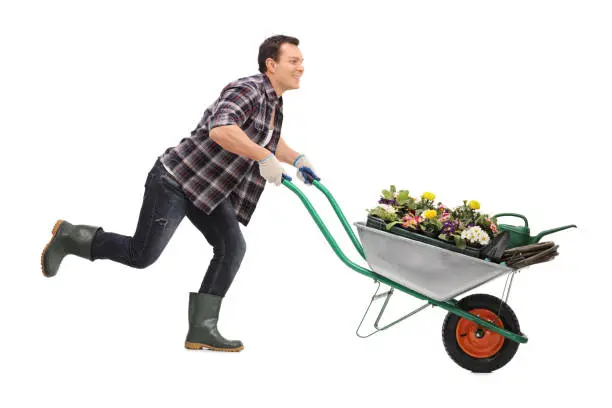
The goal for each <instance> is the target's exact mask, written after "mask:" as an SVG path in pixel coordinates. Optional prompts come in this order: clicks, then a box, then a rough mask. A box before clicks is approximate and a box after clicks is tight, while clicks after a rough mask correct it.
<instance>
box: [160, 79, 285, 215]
mask: <svg viewBox="0 0 612 408" xmlns="http://www.w3.org/2000/svg"><path fill="white" fill-rule="evenodd" d="M273 112H274V127H273V132H272V137H271V138H270V140H269V141H268V142H267V143H266V144H264V143H265V142H266V139H267V136H268V131H269V130H270V121H271V119H272V113H273ZM282 122H283V98H282V97H280V98H279V97H278V96H277V95H276V91H274V88H273V87H272V84H271V83H270V79H269V78H268V77H267V76H266V75H265V74H257V75H252V76H249V77H245V78H240V79H238V80H236V81H233V82H231V83H229V84H228V85H226V86H225V88H223V90H222V91H221V95H220V97H219V98H218V99H217V100H216V101H215V102H214V103H213V104H212V105H210V106H209V107H208V108H207V109H206V111H205V112H204V115H203V117H202V119H201V120H200V123H199V124H198V126H197V128H196V129H195V130H194V131H192V132H191V136H190V137H187V138H183V139H181V141H180V143H179V144H178V145H177V146H175V147H169V148H168V149H166V150H165V152H164V153H163V154H162V155H161V156H159V158H160V160H161V162H162V163H163V165H164V166H165V167H166V168H167V169H168V170H170V172H171V173H172V175H174V177H175V178H176V180H177V181H178V182H179V183H180V184H181V186H182V188H183V191H184V192H185V194H186V195H187V197H188V198H189V200H190V201H191V202H192V203H193V204H194V205H195V206H196V207H197V208H199V209H201V210H203V211H204V212H205V213H206V214H210V213H211V212H212V211H213V210H214V209H215V207H217V205H218V204H219V203H221V202H222V201H223V200H225V199H226V198H227V197H228V196H229V198H230V200H231V202H232V204H233V206H234V210H235V211H236V217H237V218H238V221H239V222H241V223H242V224H243V225H244V226H245V227H246V226H247V225H248V223H249V220H250V219H251V216H252V215H253V212H254V211H255V207H256V206H257V202H258V201H259V197H260V196H261V194H262V193H263V190H264V188H265V185H266V180H265V179H264V178H263V177H262V176H261V175H260V174H259V165H258V164H257V163H256V162H255V160H252V159H250V158H248V157H244V156H239V155H237V154H234V153H231V152H229V151H227V150H225V149H223V148H222V147H221V146H220V145H218V144H217V143H215V142H214V141H213V140H212V139H210V138H209V132H210V130H211V129H213V128H215V127H217V126H224V125H238V126H239V127H240V128H241V129H242V130H243V131H244V132H245V133H246V134H247V136H248V137H249V138H250V139H251V140H252V141H253V142H254V143H257V144H259V145H260V146H263V147H265V148H266V149H268V150H270V152H272V153H276V146H277V144H278V140H279V138H280V132H281V125H282Z"/></svg>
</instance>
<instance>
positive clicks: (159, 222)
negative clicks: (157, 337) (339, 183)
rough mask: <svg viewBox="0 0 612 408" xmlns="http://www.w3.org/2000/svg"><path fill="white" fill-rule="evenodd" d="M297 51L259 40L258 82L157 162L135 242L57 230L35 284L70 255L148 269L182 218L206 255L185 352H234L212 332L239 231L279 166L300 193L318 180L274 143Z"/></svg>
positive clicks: (248, 83) (299, 158) (72, 228)
mask: <svg viewBox="0 0 612 408" xmlns="http://www.w3.org/2000/svg"><path fill="white" fill-rule="evenodd" d="M298 45H299V40H298V39H297V38H294V37H288V36H284V35H277V36H273V37H270V38H268V39H266V40H265V41H264V42H263V43H262V44H261V45H260V47H259V55H258V58H257V61H258V64H259V72H260V73H259V74H256V75H252V76H248V77H244V78H240V79H238V80H236V81H233V82H231V83H229V84H228V85H227V86H226V87H225V88H224V89H223V90H222V91H221V95H220V96H219V98H218V99H217V100H216V101H215V102H214V103H213V104H212V105H210V106H209V107H208V109H206V111H205V112H204V115H203V117H202V119H201V120H200V122H199V124H198V126H197V128H196V129H195V130H194V131H193V132H191V136H190V137H187V138H184V139H182V140H181V141H180V143H179V144H178V145H177V146H175V147H171V148H168V149H166V150H165V151H164V153H163V154H162V155H160V156H158V158H157V160H156V161H155V164H154V165H153V168H152V169H151V170H150V171H149V173H148V176H147V179H146V182H145V193H144V198H143V203H142V207H141V210H140V216H139V219H138V225H137V227H136V231H135V233H134V236H132V237H130V236H124V235H120V234H116V233H113V232H106V231H104V229H103V228H102V227H96V226H90V225H73V224H71V223H69V222H67V221H64V220H59V221H57V222H56V223H55V226H54V227H53V230H52V234H53V236H52V238H51V240H50V241H49V243H48V244H47V245H46V246H45V248H44V250H43V252H42V256H41V264H42V272H43V275H44V276H46V277H52V276H55V275H56V274H57V272H58V270H59V266H60V264H61V262H62V259H63V258H64V256H66V255H68V254H72V255H77V256H79V257H82V258H85V259H89V260H90V261H94V260H96V259H109V260H111V261H115V262H119V263H122V264H124V265H128V266H131V267H134V268H139V269H143V268H146V267H147V266H149V265H151V264H153V263H154V262H155V261H156V260H157V259H158V258H159V256H160V255H161V253H162V252H163V250H164V248H165V247H166V245H167V244H168V242H169V240H170V238H172V235H173V234H174V232H175V231H176V229H177V227H178V226H179V224H180V223H181V221H182V220H183V218H184V217H185V216H187V218H188V219H189V220H190V221H191V222H192V223H193V225H195V227H196V228H197V229H198V230H200V232H202V234H203V235H204V237H205V238H206V240H207V241H208V242H209V244H210V245H212V246H213V252H214V255H213V258H212V260H211V261H210V264H209V266H208V270H207V272H206V274H205V276H204V279H203V281H202V284H201V286H200V289H199V291H198V292H190V294H189V331H188V333H187V338H186V341H185V347H186V348H188V349H202V348H207V349H211V350H218V351H240V350H242V349H243V348H244V346H243V344H242V342H241V341H240V340H228V339H226V338H224V337H223V336H222V335H221V334H220V333H219V331H218V329H217V321H218V317H219V310H220V307H221V302H222V300H223V298H224V296H225V294H226V293H227V291H228V289H229V287H230V285H231V284H232V281H233V279H234V277H235V276H236V273H237V272H238V269H239V267H240V264H241V262H242V259H243V257H244V255H245V251H246V243H245V240H244V237H243V235H242V233H241V231H240V227H239V223H242V224H243V225H244V226H245V227H246V226H247V225H248V223H249V220H250V218H251V216H252V215H253V212H254V211H255V207H256V205H257V202H258V201H259V198H260V196H261V194H262V193H263V190H264V188H265V184H266V182H268V183H274V184H275V185H277V186H278V185H280V184H281V182H282V179H283V173H284V169H283V167H282V165H281V163H290V164H292V165H293V166H294V167H296V168H297V169H298V170H297V177H298V178H299V179H300V180H301V181H302V182H304V183H306V184H309V183H310V182H309V180H312V179H311V178H310V177H313V178H315V179H318V177H317V176H316V175H315V173H314V168H313V167H312V164H311V163H310V161H309V160H308V158H307V157H306V156H305V155H304V154H299V153H298V152H296V151H294V150H293V149H291V148H290V147H289V146H288V145H287V143H286V142H285V141H284V140H283V138H282V137H281V126H282V122H283V99H282V94H283V93H284V92H285V91H288V90H291V89H298V88H299V86H300V77H301V76H302V75H303V73H304V67H303V65H302V62H303V58H302V54H301V52H300V50H299V48H298ZM304 174H308V175H309V176H310V177H308V178H305V177H304Z"/></svg>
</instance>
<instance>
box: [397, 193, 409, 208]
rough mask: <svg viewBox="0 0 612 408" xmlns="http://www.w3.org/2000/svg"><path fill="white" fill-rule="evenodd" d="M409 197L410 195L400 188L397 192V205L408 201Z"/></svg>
mask: <svg viewBox="0 0 612 408" xmlns="http://www.w3.org/2000/svg"><path fill="white" fill-rule="evenodd" d="M409 198H410V196H409V195H408V191H406V190H402V191H400V192H399V193H398V194H397V203H398V204H399V205H403V204H405V203H406V202H407V201H408V199H409Z"/></svg>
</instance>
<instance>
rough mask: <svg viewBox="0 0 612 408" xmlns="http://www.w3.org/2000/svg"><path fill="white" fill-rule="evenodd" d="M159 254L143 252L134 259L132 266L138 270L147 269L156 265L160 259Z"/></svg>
mask: <svg viewBox="0 0 612 408" xmlns="http://www.w3.org/2000/svg"><path fill="white" fill-rule="evenodd" d="M159 255H160V254H158V253H152V252H146V251H144V252H141V253H140V254H137V255H136V256H134V258H132V266H133V267H134V268H136V269H145V268H147V267H149V266H151V265H153V264H154V263H155V261H157V259H158V258H159Z"/></svg>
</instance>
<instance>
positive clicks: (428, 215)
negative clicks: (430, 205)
mask: <svg viewBox="0 0 612 408" xmlns="http://www.w3.org/2000/svg"><path fill="white" fill-rule="evenodd" d="M437 215H438V212H437V211H436V210H427V211H425V212H424V213H423V217H425V218H427V219H431V218H436V216H437Z"/></svg>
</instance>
